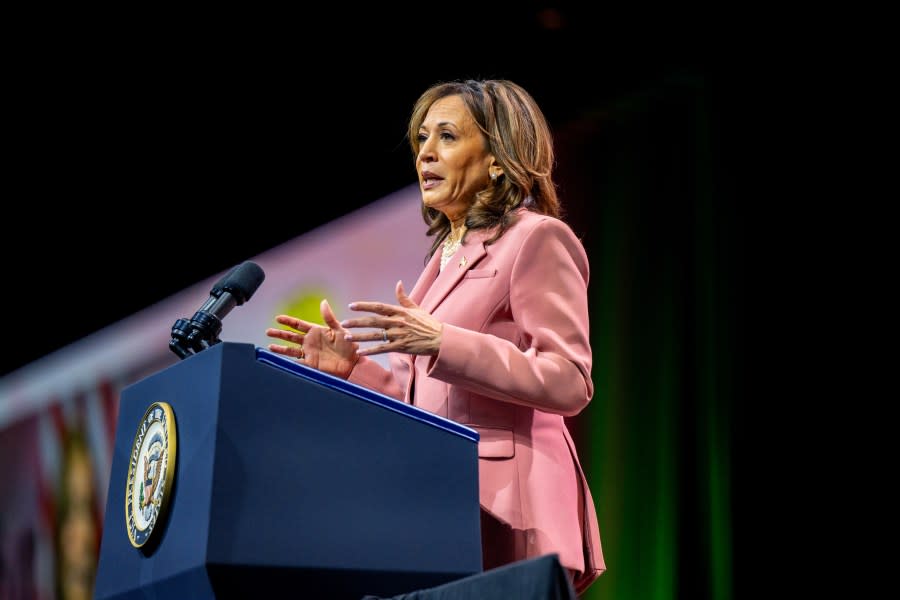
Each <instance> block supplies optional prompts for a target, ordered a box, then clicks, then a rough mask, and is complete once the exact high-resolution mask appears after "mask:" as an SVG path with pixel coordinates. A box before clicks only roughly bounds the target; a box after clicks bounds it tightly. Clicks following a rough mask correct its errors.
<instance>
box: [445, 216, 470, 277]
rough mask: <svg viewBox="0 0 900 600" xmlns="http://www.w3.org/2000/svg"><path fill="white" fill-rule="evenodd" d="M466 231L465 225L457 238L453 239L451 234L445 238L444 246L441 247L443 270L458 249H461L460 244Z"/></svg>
mask: <svg viewBox="0 0 900 600" xmlns="http://www.w3.org/2000/svg"><path fill="white" fill-rule="evenodd" d="M465 233H466V227H465V226H463V227H462V228H461V229H460V231H459V235H458V236H456V238H455V239H451V238H450V235H448V236H447V239H445V240H444V247H443V248H442V249H441V271H443V270H444V267H446V266H447V263H448V262H449V261H450V259H451V258H453V255H454V254H456V251H457V250H459V245H460V244H462V239H463V235H465Z"/></svg>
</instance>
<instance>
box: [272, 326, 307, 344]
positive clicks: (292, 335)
mask: <svg viewBox="0 0 900 600" xmlns="http://www.w3.org/2000/svg"><path fill="white" fill-rule="evenodd" d="M266 336H268V337H271V338H277V339H279V340H284V341H286V342H293V343H294V344H302V343H303V337H304V336H303V334H301V333H297V332H295V331H288V330H287V329H277V328H275V327H269V328H268V329H266Z"/></svg>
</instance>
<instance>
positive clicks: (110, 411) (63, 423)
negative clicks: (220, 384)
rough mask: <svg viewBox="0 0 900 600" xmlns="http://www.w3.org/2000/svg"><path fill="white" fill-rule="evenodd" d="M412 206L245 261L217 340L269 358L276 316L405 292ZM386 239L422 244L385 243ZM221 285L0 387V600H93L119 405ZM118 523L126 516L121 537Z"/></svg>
mask: <svg viewBox="0 0 900 600" xmlns="http://www.w3.org/2000/svg"><path fill="white" fill-rule="evenodd" d="M419 203H420V199H419V191H418V187H417V186H413V187H410V188H405V189H403V190H400V191H398V192H396V193H395V194H392V195H390V196H387V197H385V198H382V199H380V200H377V201H375V202H372V203H371V204H369V205H367V206H365V207H364V208H361V209H359V210H357V211H355V212H353V213H351V214H349V215H346V216H345V217H342V218H340V219H337V220H334V221H332V222H330V223H328V224H326V225H323V226H321V227H318V228H317V229H315V230H314V231H311V232H309V233H306V234H304V235H301V236H299V237H297V238H296V239H294V240H291V241H289V242H286V243H284V244H282V245H279V246H277V247H275V248H272V249H271V250H269V251H268V252H265V253H263V254H260V255H258V256H252V257H247V260H252V261H253V262H255V263H256V264H258V265H259V266H260V267H261V268H262V269H263V271H264V272H265V273H266V279H265V281H263V283H262V285H261V286H260V287H259V289H257V291H256V293H255V294H254V295H253V297H252V298H250V300H248V301H247V302H245V303H244V304H242V305H241V306H237V307H235V308H234V309H233V310H232V311H231V312H230V313H228V315H226V316H225V318H224V319H223V328H222V333H221V336H220V337H221V339H222V340H223V341H236V342H246V343H253V344H256V345H258V346H262V347H265V346H266V344H267V343H268V339H269V338H267V337H266V336H265V330H266V328H267V327H272V326H276V327H277V326H278V325H277V323H275V321H274V317H275V315H278V314H281V313H289V314H292V315H295V316H300V317H302V318H304V319H307V320H310V321H314V322H319V323H321V322H322V319H321V316H320V313H319V303H320V302H321V300H322V299H323V298H327V299H328V301H329V302H330V303H331V306H332V308H333V309H334V310H335V312H336V314H337V315H338V318H346V317H348V316H349V314H350V311H349V310H348V309H347V304H348V303H350V302H351V301H353V300H364V299H369V300H376V301H383V302H391V303H393V302H395V301H396V298H395V296H394V283H396V281H398V280H402V281H403V282H404V284H405V285H407V286H408V289H412V286H413V285H414V283H415V280H416V278H417V277H418V273H419V270H420V269H421V267H422V265H423V264H424V260H425V256H426V252H427V250H428V246H429V244H428V238H426V236H425V233H424V230H425V226H424V222H423V221H422V216H421V212H420V208H419ZM392 227H399V228H400V229H401V230H402V231H408V232H415V231H420V232H421V235H415V234H412V235H405V236H402V237H399V236H398V237H396V238H394V239H391V240H390V243H386V241H385V240H384V239H383V237H382V234H383V232H384V231H388V230H390V229H391V228H392ZM223 274H224V273H219V274H217V275H215V276H214V277H211V278H209V279H208V280H204V281H201V282H198V283H197V284H195V285H193V286H191V287H189V288H187V289H185V290H183V291H181V292H179V293H177V294H175V295H173V296H171V297H170V298H167V299H165V300H162V301H160V302H158V303H157V304H155V305H153V306H151V307H148V308H147V309H145V310H143V311H140V312H138V313H136V314H134V315H132V316H131V317H128V318H126V319H123V320H122V321H120V322H118V323H115V324H113V325H110V326H109V327H106V328H104V329H102V330H101V331H98V332H97V333H95V334H93V335H90V336H88V337H86V338H84V339H82V340H79V341H78V342H75V343H73V344H71V345H70V346H67V347H65V348H62V349H60V350H58V351H56V352H54V353H52V354H50V355H48V356H46V357H44V358H42V359H40V360H37V361H34V362H32V363H30V364H28V365H27V366H25V367H23V368H21V369H18V370H16V371H14V372H12V373H11V374H9V375H7V376H5V377H4V378H3V379H2V380H0V452H2V454H0V456H2V457H3V462H4V464H5V465H6V468H5V469H4V471H5V473H4V475H3V486H2V488H3V493H2V494H0V515H2V520H0V550H2V554H0V559H2V561H0V564H2V565H3V570H2V571H0V591H2V592H3V593H2V594H0V598H2V599H3V600H7V599H12V598H16V599H18V598H37V599H44V598H46V599H50V598H90V597H91V596H92V593H93V580H94V574H95V571H96V561H97V557H98V554H99V549H100V546H99V543H100V539H101V534H102V531H101V524H102V522H103V513H104V510H105V508H106V495H107V490H108V486H109V482H110V477H112V481H113V485H115V484H116V482H117V481H119V480H120V481H121V484H122V485H125V481H126V478H127V473H113V474H110V465H111V460H112V459H111V452H112V447H113V443H114V439H115V433H116V432H115V425H116V419H117V416H118V398H119V393H120V391H121V390H122V388H123V387H125V386H127V385H129V384H131V383H134V382H135V381H138V380H139V379H141V378H143V377H145V376H147V375H150V374H152V373H155V372H157V371H159V370H161V369H164V368H166V367H167V366H169V365H171V364H174V363H175V362H177V361H178V360H179V359H178V358H177V357H176V356H175V354H174V353H173V352H171V351H170V350H169V348H168V341H169V339H170V337H171V330H172V325H173V324H174V322H175V320H176V319H178V318H180V317H187V318H189V317H190V316H191V315H193V314H194V312H195V311H196V310H197V309H198V308H199V307H200V306H201V304H202V303H203V302H205V301H206V299H207V298H208V297H209V292H210V289H211V287H212V285H213V283H214V282H215V281H216V280H217V279H218V278H219V277H220V276H221V275H223ZM374 358H377V359H378V360H379V362H382V364H384V365H386V364H387V363H386V359H385V357H384V356H381V357H374ZM288 400H289V399H288ZM135 426H137V424H135ZM124 522H125V521H124V513H123V521H122V523H123V530H122V531H123V535H124V532H125V530H124Z"/></svg>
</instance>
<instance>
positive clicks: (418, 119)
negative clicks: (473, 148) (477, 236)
mask: <svg viewBox="0 0 900 600" xmlns="http://www.w3.org/2000/svg"><path fill="white" fill-rule="evenodd" d="M447 96H459V97H460V98H461V99H462V100H463V102H464V103H465V105H466V107H467V108H468V109H469V112H470V113H471V114H472V117H473V118H474V119H475V123H477V125H478V128H479V129H480V130H481V132H482V133H483V134H484V136H485V143H486V144H487V147H488V150H489V151H490V152H491V153H492V154H493V155H494V157H495V158H496V159H497V162H498V163H499V164H500V166H501V168H502V169H503V175H501V176H500V177H498V178H497V179H496V180H495V181H492V182H491V183H489V184H488V186H487V187H486V188H485V189H483V190H481V191H480V192H478V193H477V194H475V199H474V201H473V203H472V206H471V207H470V208H469V212H468V214H467V215H466V227H467V229H470V230H471V229H487V228H492V227H496V231H495V233H494V234H493V235H492V236H491V237H490V238H489V239H488V240H486V242H485V243H486V244H491V243H493V242H494V241H496V240H497V239H498V238H500V236H502V235H503V233H504V232H505V231H506V230H507V229H509V227H510V226H511V225H512V224H513V223H515V221H516V209H517V208H519V207H520V206H523V207H525V208H527V209H528V210H532V211H534V212H537V213H540V214H544V215H551V216H553V217H560V213H561V207H560V203H559V199H558V198H557V196H556V184H555V183H554V182H553V167H554V164H555V162H554V161H555V157H554V152H553V137H552V134H551V133H550V126H549V125H548V124H547V119H546V117H544V113H543V111H541V109H540V107H539V106H538V104H537V102H535V100H534V98H533V97H532V96H531V94H529V93H528V92H527V91H525V89H524V88H522V87H521V86H520V85H518V84H516V83H513V82H512V81H508V80H505V79H487V80H474V79H468V80H464V81H462V80H460V81H450V82H442V83H437V84H435V85H433V86H431V87H430V88H428V89H427V90H425V92H423V93H422V95H421V96H419V99H418V100H417V101H416V103H415V105H414V106H413V110H412V115H411V116H410V119H409V129H408V130H407V135H408V137H409V143H410V146H411V148H412V151H413V159H414V160H415V158H416V157H417V156H418V154H419V147H420V146H421V144H420V142H419V127H420V126H421V125H422V122H423V121H424V120H425V116H426V115H427V114H428V110H429V109H430V108H431V105H432V104H434V103H435V102H436V101H437V100H440V99H441V98H445V97H447ZM422 217H423V218H424V219H425V223H426V224H427V225H428V235H433V236H435V239H434V242H433V243H432V245H431V249H430V250H429V252H428V256H429V257H430V256H431V255H432V254H434V252H435V250H437V248H438V247H439V246H440V244H441V243H442V242H443V241H444V239H445V238H446V237H447V235H448V234H449V233H450V220H449V219H447V217H446V215H444V213H442V212H440V211H439V210H437V209H434V208H429V207H427V206H425V205H424V204H423V205H422Z"/></svg>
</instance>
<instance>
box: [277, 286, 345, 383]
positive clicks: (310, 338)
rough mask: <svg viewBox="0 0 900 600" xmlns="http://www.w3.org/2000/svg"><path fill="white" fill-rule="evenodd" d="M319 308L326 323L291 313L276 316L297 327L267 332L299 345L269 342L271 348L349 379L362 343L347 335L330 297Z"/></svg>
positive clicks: (336, 375) (283, 321)
mask: <svg viewBox="0 0 900 600" xmlns="http://www.w3.org/2000/svg"><path fill="white" fill-rule="evenodd" d="M319 309H320V311H321V312H322V319H323V320H324V321H325V325H326V327H323V326H321V325H316V324H315V323H310V322H309V321H304V320H303V319H298V318H296V317H292V316H290V315H278V316H277V317H275V321H277V322H278V323H280V324H282V325H287V326H288V327H291V328H293V329H295V330H296V331H289V330H287V329H277V328H274V327H270V328H269V329H267V330H266V335H267V336H268V337H270V338H275V339H279V340H284V341H286V342H293V343H294V344H297V345H296V346H285V345H282V344H269V350H271V351H272V352H274V353H275V354H281V355H283V356H289V357H291V358H295V359H297V360H298V361H299V362H301V363H303V364H304V365H306V366H308V367H312V368H314V369H318V370H320V371H324V372H326V373H329V374H331V375H334V376H335V377H340V378H341V379H347V378H348V377H350V372H351V371H353V367H354V366H356V362H357V361H358V360H359V355H358V354H357V353H356V351H357V349H358V348H359V344H357V343H356V342H350V341H347V340H346V339H344V338H345V336H346V335H347V330H346V329H344V328H343V327H341V324H340V322H339V321H338V320H337V317H336V316H335V315H334V311H332V310H331V306H329V304H328V301H327V300H322V303H321V304H320V306H319ZM298 332H299V333H298Z"/></svg>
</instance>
